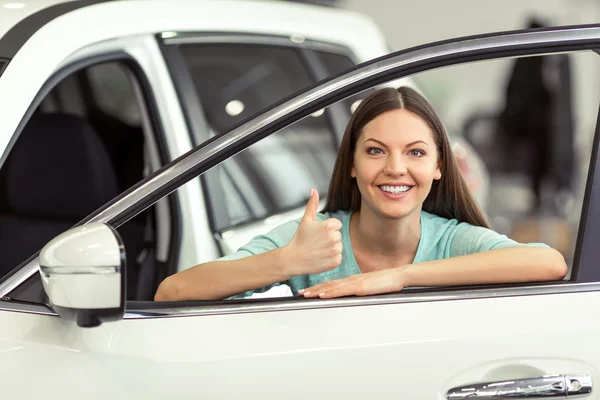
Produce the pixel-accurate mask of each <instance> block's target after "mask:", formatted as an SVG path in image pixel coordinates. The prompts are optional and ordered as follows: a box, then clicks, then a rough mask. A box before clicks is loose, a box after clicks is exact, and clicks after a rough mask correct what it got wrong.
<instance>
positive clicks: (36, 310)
mask: <svg viewBox="0 0 600 400" xmlns="http://www.w3.org/2000/svg"><path fill="white" fill-rule="evenodd" d="M2 311H7V312H20V313H24V314H36V315H49V316H55V317H58V314H56V313H55V312H54V311H52V310H51V309H50V308H48V307H47V306H45V305H43V304H28V303H20V302H13V301H4V300H1V299H0V312H2Z"/></svg>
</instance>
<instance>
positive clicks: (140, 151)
mask: <svg viewBox="0 0 600 400" xmlns="http://www.w3.org/2000/svg"><path fill="white" fill-rule="evenodd" d="M89 3H90V2H81V3H77V2H69V3H61V4H56V5H54V6H52V7H49V8H43V9H40V10H31V9H27V6H25V7H23V8H22V9H17V11H18V12H20V13H21V14H18V15H20V17H14V19H9V22H8V24H6V26H4V25H2V26H0V58H3V59H4V62H3V65H2V67H0V71H1V75H0V110H2V123H1V125H0V148H2V149H3V153H2V158H1V162H2V163H3V165H2V172H3V174H4V175H2V176H0V179H2V180H3V181H2V184H1V186H0V187H2V188H5V191H4V192H3V193H2V197H1V200H0V201H1V205H2V214H0V218H1V225H0V239H1V240H0V246H1V248H2V253H1V254H2V258H3V259H7V258H9V257H13V255H14V254H16V253H17V251H19V250H20V249H22V248H24V247H26V246H32V247H34V248H33V249H32V250H31V251H30V254H33V255H32V257H30V259H29V260H28V261H26V262H25V263H23V264H21V265H18V266H17V267H16V268H15V269H14V270H13V271H12V272H7V273H6V275H5V277H4V278H2V280H1V281H0V298H1V300H0V355H1V360H2V363H1V364H0V365H1V366H0V376H1V377H2V378H3V379H2V386H1V387H0V390H2V392H1V393H2V394H4V395H6V396H7V397H9V398H11V397H16V396H19V397H22V398H37V397H44V398H82V397H85V398H89V399H104V398H107V397H109V396H110V397H111V398H115V399H121V398H122V399H129V398H157V399H158V398H166V397H175V398H190V399H192V398H194V399H195V398H198V397H207V398H223V399H228V398H239V397H240V396H245V397H250V398H255V397H260V398H262V399H271V398H273V399H275V398H277V399H280V398H281V397H282V396H283V397H286V398H298V399H300V398H306V397H316V398H322V397H334V398H345V399H359V398H360V399H362V398H365V397H368V398H371V397H374V398H381V399H395V398H399V397H400V398H409V399H431V398H438V399H440V398H450V399H455V398H466V397H494V398H502V397H510V398H525V397H527V396H529V397H532V396H537V397H540V396H542V395H546V396H556V397H561V396H562V397H563V398H564V397H566V396H567V395H568V396H569V397H572V396H573V397H575V396H580V397H583V398H598V395H597V393H596V391H593V390H592V384H593V381H594V380H595V381H596V382H597V381H598V379H600V376H599V375H598V374H599V370H600V352H599V351H597V350H596V348H595V345H594V344H593V343H595V338H596V336H597V334H598V333H600V332H599V331H600V326H599V325H597V324H595V323H594V322H593V321H594V320H593V319H592V318H590V313H589V312H588V309H590V307H593V304H594V303H593V302H594V301H599V302H600V295H599V294H598V291H599V290H600V285H598V284H597V283H596V282H597V281H598V280H599V279H600V276H599V275H600V274H598V272H596V270H597V268H596V265H595V264H596V259H597V256H598V254H597V253H596V252H595V248H596V247H597V246H596V244H595V238H596V237H597V235H598V233H599V232H598V231H599V230H600V221H597V215H598V211H597V210H596V208H597V204H596V203H597V201H595V200H596V198H597V197H598V195H600V193H598V191H600V185H599V184H598V183H597V182H596V181H595V180H596V179H600V178H597V176H595V175H594V167H595V164H596V159H595V158H596V157H597V151H596V150H594V153H593V154H594V160H593V163H592V165H593V167H592V168H591V169H590V171H591V172H590V178H589V180H588V189H587V192H586V201H585V203H584V210H583V214H582V220H581V227H580V234H579V236H578V247H577V257H576V261H575V263H576V264H575V265H573V270H572V273H571V276H570V280H569V281H564V282H559V283H555V284H526V285H500V286H494V287H486V286H479V287H469V288H423V289H414V290H408V291H405V292H401V293H396V294H390V295H380V296H370V297H364V298H343V299H335V300H319V299H316V300H312V299H303V298H294V297H284V298H278V299H247V300H236V301H217V302H205V301H198V302H172V303H168V302H167V303H154V302H152V301H148V296H151V293H149V292H148V288H151V287H152V282H156V281H157V280H159V279H160V278H161V276H164V275H165V274H168V273H172V272H174V271H177V270H181V269H183V268H186V267H189V266H192V265H194V264H197V263H198V262H202V261H206V260H210V259H214V258H216V257H218V256H220V255H221V254H224V253H226V252H227V251H228V249H229V251H230V249H232V248H235V247H236V246H237V245H238V244H240V243H242V242H244V241H246V240H247V239H248V237H249V236H252V235H254V234H255V232H256V231H253V229H254V228H255V225H256V224H254V225H253V223H254V222H257V224H258V225H260V224H262V229H265V227H270V226H273V225H274V224H277V223H280V222H281V221H283V219H284V218H293V217H294V213H295V212H296V211H294V210H295V209H296V208H297V207H298V205H299V204H302V205H303V203H304V200H305V198H306V197H307V193H308V187H309V186H310V185H311V184H314V185H316V186H317V188H319V189H320V190H322V191H323V190H326V183H327V181H328V177H327V176H326V174H324V171H327V168H328V166H327V163H328V162H331V155H332V154H335V149H336V146H335V140H337V139H339V135H340V134H341V132H340V131H339V129H340V128H341V127H342V126H343V125H344V123H345V120H346V118H347V117H348V112H349V110H351V107H352V104H354V102H355V101H356V100H358V99H359V97H356V96H360V93H361V92H363V91H364V90H367V89H369V88H371V87H373V86H375V85H379V84H384V83H386V82H390V81H396V83H397V82H398V81H397V80H398V79H403V82H408V83H410V75H411V74H415V73H418V72H421V71H426V70H430V69H434V68H437V67H439V66H441V65H459V64H461V63H464V62H467V61H477V60H484V59H494V58H502V57H512V56H517V55H519V56H527V55H538V54H548V53H553V52H569V51H576V50H585V49H593V48H595V47H596V46H598V45H600V26H589V27H580V28H563V29H554V30H541V31H537V32H517V33H505V34H497V35H487V36H481V37H476V38H467V39H455V40H450V41H447V42H444V43H438V44H433V45H429V46H423V47H420V48H417V49H414V50H407V51H405V52H400V53H394V54H390V55H387V56H384V57H383V58H380V59H378V60H375V61H373V62H368V63H365V64H361V65H360V66H359V67H357V68H353V69H350V70H349V71H348V72H346V73H343V74H340V73H341V72H343V71H342V70H344V69H346V68H348V67H351V65H349V63H348V62H347V61H345V62H346V64H343V65H345V66H343V67H341V68H338V69H334V68H333V67H331V69H330V70H328V69H327V67H326V66H327V65H328V64H327V61H326V59H327V58H328V57H331V56H332V55H333V58H334V59H335V60H338V61H337V62H340V60H346V59H347V58H350V59H352V58H353V57H354V58H355V60H354V61H353V62H352V63H351V64H354V63H355V62H359V61H367V60H369V59H372V58H373V57H378V56H380V55H382V54H384V53H385V52H386V51H385V46H383V45H378V46H376V45H374V44H376V43H380V44H381V43H383V41H382V40H381V37H380V35H379V33H378V31H377V29H376V28H375V27H374V26H373V25H372V24H371V23H370V22H368V21H367V20H365V19H363V18H361V17H360V16H357V15H354V14H350V13H345V12H341V11H338V10H329V11H328V10H321V9H316V8H307V7H302V6H298V5H296V6H294V5H284V4H278V3H272V4H271V3H269V4H267V3H246V2H231V3H229V2H222V1H219V2H215V3H213V2H191V1H183V0H182V1H169V2H164V1H151V0H149V1H123V2H118V1H115V2H105V3H98V4H92V5H89ZM36 4H39V3H36ZM44 6H46V7H47V6H48V4H45V5H44ZM12 7H14V5H13V6H12ZM7 10H13V11H14V10H15V9H14V8H12V9H8V8H7ZM232 10H235V12H232ZM290 11H292V12H291V13H290ZM11 12H12V11H11ZM2 13H3V14H2V18H4V16H5V15H7V11H5V10H2ZM10 15H12V14H10ZM15 15H17V14H15ZM132 18H135V20H136V21H137V22H132ZM2 21H3V23H4V19H3V20H2ZM268 21H271V22H268ZM273 21H275V22H276V25H274V23H275V22H273ZM299 21H304V22H302V23H300V22H299ZM306 21H310V22H306ZM348 27H352V29H348ZM75 33H76V34H75ZM251 33H253V34H251ZM261 46H263V47H261ZM200 50H202V51H200ZM271 51H273V52H275V51H281V52H283V53H278V54H277V55H275V56H272V61H270V62H267V61H269V60H270V59H269V53H270V52H271ZM244 52H246V53H248V55H247V57H242V55H243V54H244ZM286 54H287V57H289V58H286V57H285V56H286ZM253 56H256V57H258V58H259V61H258V62H255V63H254V64H253V63H251V62H248V64H245V62H246V61H245V60H248V59H251V58H252V57H253ZM336 57H337V58H336ZM340 57H345V58H340ZM215 60H216V61H215ZM289 60H291V61H289ZM278 63H284V65H279V64H278ZM330 64H334V62H333V61H331V62H330ZM307 66H309V67H307ZM275 67H277V68H275ZM301 67H304V68H306V70H301V69H299V68H301ZM111 71H112V72H111ZM240 71H241V72H240ZM280 74H291V75H293V77H294V79H293V80H292V79H279V80H277V79H276V78H277V77H278V76H279V75H280ZM331 74H334V75H338V76H337V77H335V78H333V79H331V80H328V81H325V82H322V83H321V84H318V85H317V86H314V83H315V82H316V81H319V80H321V79H323V78H327V77H328V76H329V75H331ZM107 75H108V76H110V77H111V78H110V79H107V78H106V77H107ZM240 76H243V79H237V78H239V77H240ZM302 76H304V77H305V78H306V79H304V82H303V81H302V79H300V78H301V77H302ZM232 78H235V79H232ZM119 79H120V80H119ZM268 79H275V81H274V82H275V83H273V84H272V86H268V85H266V84H265V80H268ZM259 81H260V82H262V83H261V85H256V86H255V87H253V88H255V89H256V90H252V91H245V88H246V87H247V86H245V85H248V84H249V83H252V82H259ZM211 85H212V86H211ZM292 85H297V87H293V86H292ZM278 90H280V92H277V91H278ZM273 92H277V93H276V94H277V96H276V97H277V98H276V99H275V100H274V101H267V103H268V104H264V105H263V104H261V103H260V101H261V100H263V99H264V98H265V96H268V95H271V94H273ZM296 92H300V93H299V94H297V95H294V96H291V95H292V94H293V93H296ZM111 93H112V94H113V97H111V96H110V94H111ZM114 93H118V95H117V96H115V95H114ZM290 96H291V97H290ZM282 98H286V99H285V100H282ZM131 99H133V100H131ZM341 99H346V100H344V101H343V102H342V103H339V102H338V101H339V100H341ZM273 103H275V105H273ZM211 107H213V108H212V110H214V112H212V113H211V112H210V110H211ZM264 107H267V108H269V110H268V111H267V112H266V113H265V114H263V115H259V116H256V117H252V116H253V115H254V114H255V113H256V111H259V110H261V109H263V108H264ZM7 110H8V111H7ZM132 110H137V111H132ZM236 117H237V118H236ZM321 118H323V119H321ZM297 121H299V122H297ZM331 127H333V128H331ZM280 129H287V130H284V131H281V132H277V131H279V130H280ZM275 132H277V133H276V134H275V135H271V134H273V133H275ZM203 135H204V136H203ZM303 137H308V138H309V140H306V141H302V140H300V139H301V138H303ZM194 146H195V147H194ZM594 146H597V141H596V142H595V143H594ZM111 150H112V151H111ZM242 150H244V151H242ZM284 150H286V152H284ZM186 152H187V153H186ZM184 153H186V154H185V155H184V156H181V157H180V155H181V154H184ZM234 154H236V155H235V156H234ZM232 156H233V157H232ZM287 162H289V163H287ZM162 165H164V166H162ZM272 165H276V166H278V167H279V168H278V169H275V170H274V175H273V176H267V175H265V171H267V170H273V169H272V168H269V166H272ZM161 166H162V167H161ZM113 169H114V174H112V175H111V174H107V170H108V171H111V170H113ZM253 169H255V170H257V171H258V172H257V173H254V174H249V173H248V172H249V171H252V170H253ZM145 170H146V171H145ZM129 174H131V175H129ZM144 174H150V176H148V177H147V178H145V179H144V180H143V181H142V182H141V183H138V184H135V185H134V186H133V187H132V188H130V189H127V188H128V187H130V186H131V185H132V184H134V183H135V182H136V181H137V180H138V179H141V178H142V177H143V176H144ZM198 176H200V178H199V179H198V178H197V177H198ZM252 179H256V180H257V181H253V180H252ZM319 184H321V185H325V187H324V188H323V187H319ZM257 186H258V187H260V188H261V190H258V191H257V190H254V189H255V188H256V187H257ZM123 191H124V192H123ZM120 192H123V193H122V194H120V195H118V196H117V197H116V198H113V196H115V195H117V194H118V193H120ZM104 203H105V204H104ZM153 204H156V205H155V206H153ZM90 207H91V208H92V209H93V208H96V207H99V208H98V209H97V210H96V211H94V212H92V213H88V212H87V211H85V210H86V209H88V208H90ZM288 210H289V212H286V211H288ZM273 211H275V212H273ZM81 213H86V214H85V215H81ZM74 224H78V225H80V226H79V227H76V228H72V229H69V227H70V226H71V225H74ZM114 228H116V231H115V229H114ZM117 231H118V232H117ZM61 232H64V233H62V234H61V235H59V236H58V237H57V238H55V239H53V240H50V239H51V238H52V237H54V236H55V235H57V234H60V233H61ZM44 235H47V236H50V237H49V238H48V239H47V240H46V241H45V242H43V243H42V244H41V245H39V244H37V243H38V242H37V241H36V240H35V239H39V238H40V237H42V236H44ZM32 242H33V243H36V244H31V243H32ZM47 242H48V244H46V243H47ZM44 244H46V245H45V246H44V248H43V251H42V252H41V253H40V256H39V258H38V255H37V254H34V253H35V252H36V251H37V250H39V249H40V247H41V246H43V245H44ZM123 244H124V246H123ZM35 246H38V247H35ZM27 251H29V250H27ZM19 262H20V260H16V263H15V264H14V265H17V264H18V263H19ZM126 294H127V295H126ZM132 294H133V296H131V297H130V295H132ZM126 297H130V298H132V299H134V300H133V301H127V300H126ZM586 302H587V303H586Z"/></svg>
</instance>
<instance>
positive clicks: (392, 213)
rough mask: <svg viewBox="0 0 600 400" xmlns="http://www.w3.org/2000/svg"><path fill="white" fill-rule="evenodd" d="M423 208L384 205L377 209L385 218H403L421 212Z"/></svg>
mask: <svg viewBox="0 0 600 400" xmlns="http://www.w3.org/2000/svg"><path fill="white" fill-rule="evenodd" d="M420 211H421V209H420V208H419V207H398V206H396V207H382V208H379V209H378V210H377V214H379V215H380V216H381V217H383V218H387V219H401V218H404V217H406V216H408V215H412V214H414V213H415V212H417V213H419V212H420Z"/></svg>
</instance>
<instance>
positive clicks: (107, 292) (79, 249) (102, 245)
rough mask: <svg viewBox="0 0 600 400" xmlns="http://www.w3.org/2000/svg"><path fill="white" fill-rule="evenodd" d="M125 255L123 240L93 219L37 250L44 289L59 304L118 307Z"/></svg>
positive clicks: (86, 306)
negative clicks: (91, 221)
mask: <svg viewBox="0 0 600 400" xmlns="http://www.w3.org/2000/svg"><path fill="white" fill-rule="evenodd" d="M124 256H125V250H124V249H123V246H122V244H121V243H119V242H118V241H117V236H115V234H114V233H113V231H112V228H110V227H108V226H107V225H105V224H103V223H100V222H94V223H91V224H87V225H83V226H78V227H77V228H73V229H70V230H68V231H66V232H64V233H62V234H60V235H58V236H57V237H55V238H54V239H52V240H51V241H50V242H48V244H47V245H46V246H44V248H43V249H42V251H40V256H39V259H40V267H41V271H40V274H41V276H42V284H43V285H44V290H45V291H46V293H47V294H48V297H49V298H51V299H52V304H54V305H56V306H59V307H66V308H75V309H90V308H91V309H103V308H119V307H120V306H121V302H122V300H123V296H122V295H121V290H122V288H121V274H122V273H123V271H122V270H121V267H122V264H123V261H122V259H124ZM73 271H77V273H73Z"/></svg>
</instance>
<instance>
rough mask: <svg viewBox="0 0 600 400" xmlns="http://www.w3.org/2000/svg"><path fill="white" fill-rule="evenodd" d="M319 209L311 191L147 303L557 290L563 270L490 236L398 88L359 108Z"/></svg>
mask: <svg viewBox="0 0 600 400" xmlns="http://www.w3.org/2000/svg"><path fill="white" fill-rule="evenodd" d="M318 203H319V198H318V194H317V193H316V191H315V190H314V189H313V190H311V196H310V199H309V201H308V204H307V206H306V210H305V213H304V216H303V217H302V219H300V220H299V221H292V222H288V223H285V224H283V225H281V226H279V227H277V228H275V229H273V230H272V231H271V232H269V233H268V234H266V235H261V236H258V237H256V238H254V239H253V240H251V241H250V243H248V244H247V245H245V246H243V247H242V248H240V249H239V250H238V251H237V252H236V253H234V254H231V255H229V256H227V257H223V258H221V259H219V260H217V261H215V262H209V263H205V264H201V265H197V266H195V267H193V268H190V269H188V270H185V271H182V272H180V273H178V274H175V275H173V276H171V277H169V278H167V279H165V280H164V281H163V282H162V283H161V285H160V287H159V288H158V291H157V293H156V296H155V299H156V300H157V301H160V300H192V299H205V300H214V299H223V298H226V297H230V296H233V295H238V296H246V295H249V294H251V293H252V292H262V291H265V290H268V289H269V288H270V287H272V286H273V285H276V284H279V283H286V284H288V285H289V286H290V287H291V289H292V291H293V292H294V294H299V295H302V296H304V297H321V298H331V297H338V296H348V295H359V296H362V295H369V294H377V293H388V292H395V291H399V290H402V289H403V288H405V287H408V286H441V285H444V286H446V285H468V284H491V283H510V282H530V281H547V280H557V279H562V278H563V277H564V276H565V274H566V272H567V266H566V264H565V261H564V258H563V257H562V255H561V254H560V253H559V252H558V251H556V250H554V249H551V248H549V247H548V246H546V245H543V244H527V245H524V244H519V243H517V242H515V241H513V240H510V239H509V238H507V237H506V236H504V235H500V234H498V233H496V232H494V231H493V230H491V229H490V226H489V223H488V221H487V219H486V217H485V216H484V214H483V212H482V211H481V210H480V209H479V207H478V206H477V204H476V203H475V202H474V200H473V198H472V197H471V195H470V194H469V191H468V188H467V186H466V184H465V182H464V180H463V178H462V176H461V175H460V173H459V171H458V167H457V165H456V162H455V160H454V157H453V155H452V151H451V148H450V145H449V142H448V137H447V134H446V132H445V129H444V127H443V125H442V123H441V121H440V119H439V117H438V116H437V115H436V113H435V111H434V110H433V108H432V107H431V105H430V104H429V103H428V102H427V101H426V100H425V99H424V98H423V97H422V96H421V95H419V94H418V93H417V92H415V91H414V90H412V89H410V88H407V87H401V88H399V89H391V88H386V89H381V90H378V91H376V92H374V93H373V94H371V95H370V96H369V97H367V98H366V99H365V100H364V101H363V102H362V103H361V104H360V106H359V107H358V109H357V110H356V111H355V113H354V115H353V116H352V119H351V120H350V122H349V124H348V127H347V129H346V132H345V133H344V138H343V140H342V144H341V147H340V151H339V154H338V157H337V160H336V163H335V167H334V171H333V177H332V180H331V184H330V187H329V196H328V199H327V203H326V205H325V208H324V209H323V210H322V212H321V213H317V207H318ZM240 293H241V294H240ZM236 297H237V296H236Z"/></svg>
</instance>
